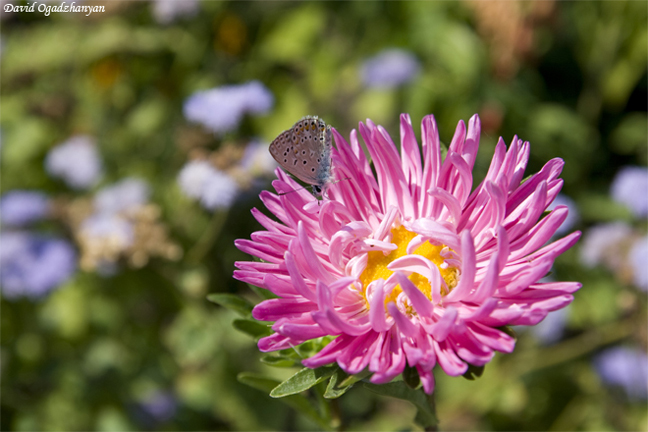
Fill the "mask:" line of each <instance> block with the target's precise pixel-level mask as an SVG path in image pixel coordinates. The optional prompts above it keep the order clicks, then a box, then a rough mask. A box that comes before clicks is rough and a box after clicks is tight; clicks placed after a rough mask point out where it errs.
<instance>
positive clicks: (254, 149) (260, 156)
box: [240, 141, 277, 177]
mask: <svg viewBox="0 0 648 432" xmlns="http://www.w3.org/2000/svg"><path fill="white" fill-rule="evenodd" d="M240 167H241V169H242V170H244V171H245V172H246V173H249V174H250V175H252V176H254V177H262V176H267V175H272V173H273V172H274V170H275V168H277V161H275V159H274V158H273V157H272V155H271V154H270V151H269V150H268V144H266V143H263V142H261V141H250V142H249V143H248V145H247V146H245V150H244V152H243V157H242V158H241V164H240Z"/></svg>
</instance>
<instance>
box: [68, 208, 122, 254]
mask: <svg viewBox="0 0 648 432" xmlns="http://www.w3.org/2000/svg"><path fill="white" fill-rule="evenodd" d="M79 232H80V234H81V236H83V238H84V240H86V242H88V243H93V244H96V245H102V247H104V246H109V247H110V248H111V249H115V250H123V249H126V248H127V247H129V246H130V245H131V244H132V243H133V240H134V228H133V225H132V224H131V223H130V222H129V221H128V220H127V219H125V218H124V217H122V216H120V215H118V214H111V213H95V214H93V215H91V216H90V217H88V218H86V219H85V220H84V221H83V222H82V223H81V228H80V230H79Z"/></svg>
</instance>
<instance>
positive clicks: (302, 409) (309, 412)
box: [236, 372, 331, 430]
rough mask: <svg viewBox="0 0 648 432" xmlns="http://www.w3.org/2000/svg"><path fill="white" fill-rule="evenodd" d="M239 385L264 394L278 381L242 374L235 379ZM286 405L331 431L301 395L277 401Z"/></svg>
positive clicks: (328, 423)
mask: <svg viewBox="0 0 648 432" xmlns="http://www.w3.org/2000/svg"><path fill="white" fill-rule="evenodd" d="M236 378H237V379H238V381H239V382H240V383H243V384H245V385H248V386H250V387H252V388H255V389H257V390H261V391H262V392H264V393H269V392H270V391H271V390H272V389H273V388H275V387H277V385H279V381H277V380H274V379H272V378H266V377H262V376H258V375H254V374H251V373H247V372H242V373H240V374H238V375H237V377H236ZM279 400H280V401H282V402H283V403H285V404H286V405H288V406H290V407H291V408H293V409H294V410H295V411H297V412H299V413H301V414H303V415H304V416H306V417H308V418H310V419H311V420H313V421H314V422H315V423H317V424H318V425H319V426H320V427H321V428H323V429H325V430H331V425H330V422H329V421H328V420H327V419H325V418H323V417H322V416H321V415H320V414H319V412H318V411H317V409H315V407H313V405H312V404H311V403H310V402H309V400H308V399H306V398H305V397H304V396H302V395H292V396H288V397H284V398H281V399H279Z"/></svg>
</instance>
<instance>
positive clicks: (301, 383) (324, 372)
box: [270, 366, 338, 398]
mask: <svg viewBox="0 0 648 432" xmlns="http://www.w3.org/2000/svg"><path fill="white" fill-rule="evenodd" d="M337 369H338V367H337V366H323V367H320V368H317V369H309V368H304V369H302V370H300V371H299V372H297V373H296V374H295V375H293V376H291V377H290V378H288V379H287V380H286V381H284V382H282V383H281V384H279V385H278V386H277V387H275V388H274V389H272V391H271V392H270V396H271V397H273V398H281V397H284V396H289V395H293V394H297V393H301V392H303V391H304V390H308V389H309V388H311V387H313V386H314V385H316V384H318V383H320V382H322V381H324V380H325V379H326V378H328V377H330V376H331V375H333V374H334V373H335V371H336V370H337Z"/></svg>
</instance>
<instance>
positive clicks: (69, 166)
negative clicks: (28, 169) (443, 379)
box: [45, 136, 102, 189]
mask: <svg viewBox="0 0 648 432" xmlns="http://www.w3.org/2000/svg"><path fill="white" fill-rule="evenodd" d="M101 165H102V162H101V157H100V156H99V153H98V152H97V147H96V144H95V141H94V139H92V138H91V137H88V136H74V137H72V138H70V139H68V140H67V141H65V142H64V143H62V144H59V145H58V146H56V147H54V148H53V149H52V150H50V151H49V153H48V154H47V157H46V158H45V169H46V170H47V172H48V173H49V174H50V175H51V176H53V177H58V178H61V179H63V181H64V182H65V183H66V184H67V185H68V186H70V187H71V188H73V189H88V188H90V187H92V186H94V185H95V184H96V183H97V182H98V181H99V178H100V177H101V173H102V167H101Z"/></svg>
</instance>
